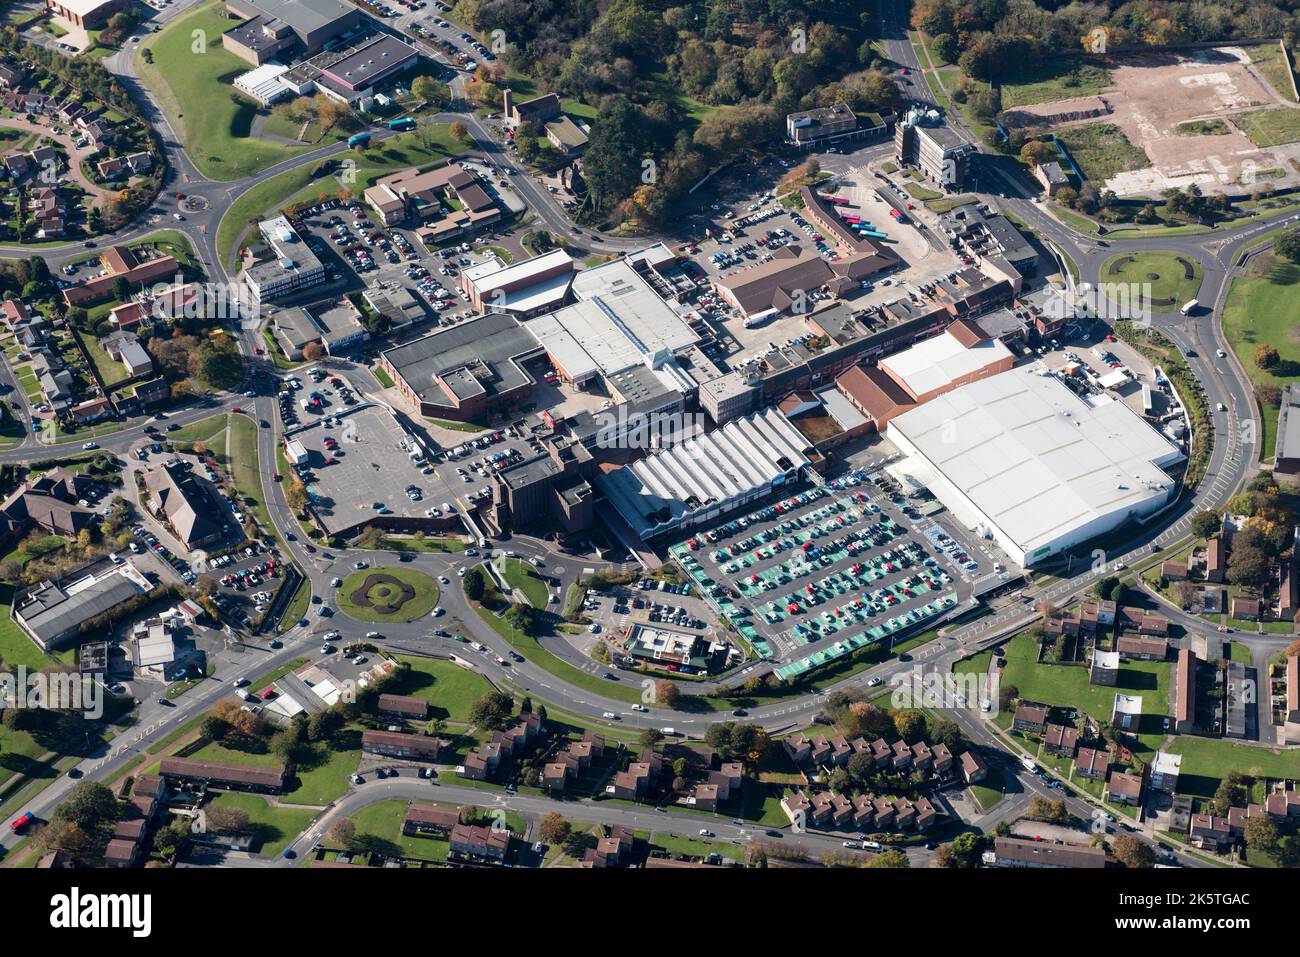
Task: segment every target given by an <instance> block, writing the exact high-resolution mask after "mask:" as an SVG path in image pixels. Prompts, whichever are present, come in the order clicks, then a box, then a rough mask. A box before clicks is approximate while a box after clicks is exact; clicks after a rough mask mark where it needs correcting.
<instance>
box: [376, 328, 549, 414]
mask: <svg viewBox="0 0 1300 957" xmlns="http://www.w3.org/2000/svg"><path fill="white" fill-rule="evenodd" d="M541 348H542V347H541V344H540V343H538V341H537V339H536V337H534V336H533V334H532V333H531V332H529V331H528V330H527V329H526V328H524V327H523V326H522V325H520V323H519V322H518V320H516V319H515V318H514V317H513V316H508V315H505V314H503V313H491V314H489V315H486V316H483V317H482V318H481V319H475V320H473V321H472V322H466V323H463V324H461V325H459V326H453V327H452V328H450V329H443V330H440V331H438V332H435V333H432V334H430V335H427V336H425V337H424V338H422V339H416V340H415V341H414V342H408V343H406V344H405V345H401V346H398V347H396V348H395V349H389V350H388V351H386V352H385V353H384V357H385V358H386V359H387V360H388V361H389V363H390V364H391V365H392V367H393V368H394V369H395V370H397V373H398V374H399V375H400V376H401V377H402V378H403V379H405V380H406V383H407V385H409V386H410V387H411V389H412V390H413V391H414V392H415V394H416V395H418V396H419V397H420V399H421V400H422V401H424V402H428V403H431V404H433V405H445V406H448V407H450V405H451V403H450V400H448V398H447V396H446V394H445V393H444V392H443V391H442V389H441V388H439V386H438V384H437V383H436V382H435V378H437V377H442V378H443V380H444V381H447V382H448V385H449V386H450V387H451V388H452V390H453V391H455V392H457V393H459V392H460V391H461V389H462V388H464V389H471V388H472V387H471V386H470V383H469V381H468V379H469V378H473V379H474V381H475V384H476V385H477V386H478V387H479V388H481V389H483V390H484V391H491V392H494V393H498V394H500V393H504V392H509V391H510V390H511V389H515V388H518V387H519V386H521V385H524V384H525V383H527V382H529V381H531V379H530V377H529V376H528V374H527V373H526V372H524V370H523V368H522V367H521V366H520V364H519V362H520V360H522V358H524V357H526V356H528V355H529V354H530V353H533V352H535V351H540V350H541ZM478 363H482V364H483V365H485V366H487V368H488V370H489V371H490V372H491V374H492V375H491V378H490V379H489V380H487V381H486V382H484V381H483V380H481V379H478V378H477V377H474V376H473V375H472V374H470V373H468V372H466V371H463V370H466V369H467V368H468V367H471V366H474V365H476V364H478Z"/></svg>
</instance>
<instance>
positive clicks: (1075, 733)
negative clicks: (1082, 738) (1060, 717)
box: [1043, 723, 1079, 758]
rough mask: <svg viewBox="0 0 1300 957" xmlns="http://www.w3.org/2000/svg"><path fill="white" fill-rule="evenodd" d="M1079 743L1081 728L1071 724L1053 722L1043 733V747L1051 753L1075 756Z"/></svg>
mask: <svg viewBox="0 0 1300 957" xmlns="http://www.w3.org/2000/svg"><path fill="white" fill-rule="evenodd" d="M1078 744H1079V729H1078V728H1076V727H1074V726H1073V725H1069V724H1051V723H1049V724H1048V725H1047V727H1046V732H1045V733H1044V735H1043V748H1044V750H1046V751H1047V752H1048V753H1050V754H1058V755H1060V756H1061V757H1064V758H1073V757H1074V750H1075V748H1076V747H1078Z"/></svg>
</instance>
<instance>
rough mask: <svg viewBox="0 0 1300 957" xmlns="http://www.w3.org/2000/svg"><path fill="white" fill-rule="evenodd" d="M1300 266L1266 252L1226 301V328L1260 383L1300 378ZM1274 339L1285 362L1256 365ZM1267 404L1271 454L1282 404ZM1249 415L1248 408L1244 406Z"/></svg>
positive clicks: (1263, 446) (1263, 445) (1264, 436)
mask: <svg viewBox="0 0 1300 957" xmlns="http://www.w3.org/2000/svg"><path fill="white" fill-rule="evenodd" d="M1297 283H1300V266H1296V265H1295V264H1293V263H1289V262H1286V261H1285V260H1274V259H1273V257H1272V256H1271V255H1269V254H1267V253H1262V254H1260V255H1259V257H1257V258H1256V260H1255V261H1254V262H1253V263H1252V264H1251V266H1250V269H1249V270H1248V271H1247V273H1246V274H1245V275H1243V276H1238V277H1237V278H1236V279H1234V280H1233V281H1232V287H1231V288H1230V289H1229V290H1228V298H1227V301H1226V302H1225V303H1224V306H1223V334H1224V336H1225V337H1226V338H1227V340H1228V342H1229V343H1231V345H1232V350H1233V352H1235V353H1236V354H1237V358H1238V359H1239V360H1240V361H1241V364H1242V366H1243V367H1244V368H1245V370H1246V374H1247V375H1249V376H1250V380H1251V382H1253V383H1255V384H1256V385H1262V384H1265V383H1268V384H1272V385H1276V386H1278V387H1279V388H1281V387H1282V386H1283V385H1285V384H1286V383H1287V382H1293V381H1295V380H1296V379H1297V378H1300V295H1297V294H1296V293H1297ZM1261 343H1268V344H1270V345H1272V346H1273V347H1274V348H1276V349H1277V352H1278V356H1279V362H1278V364H1277V365H1276V366H1274V367H1273V368H1272V369H1268V370H1264V369H1261V368H1259V366H1257V365H1255V348H1256V346H1258V345H1260V344H1261ZM1261 405H1262V406H1263V416H1264V420H1263V423H1262V428H1261V429H1260V434H1259V436H1258V438H1257V441H1258V443H1259V447H1260V455H1261V456H1262V457H1263V458H1264V459H1269V458H1271V457H1272V455H1273V447H1274V444H1275V442H1276V439H1277V409H1275V408H1273V407H1272V406H1271V405H1269V404H1268V403H1261ZM1243 414H1244V415H1248V414H1249V413H1248V411H1247V412H1243Z"/></svg>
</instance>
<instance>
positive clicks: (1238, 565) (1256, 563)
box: [1228, 544, 1269, 588]
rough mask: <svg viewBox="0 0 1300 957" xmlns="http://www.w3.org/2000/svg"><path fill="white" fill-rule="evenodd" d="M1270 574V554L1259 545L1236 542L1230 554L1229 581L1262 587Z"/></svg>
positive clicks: (1235, 583) (1249, 586)
mask: <svg viewBox="0 0 1300 957" xmlns="http://www.w3.org/2000/svg"><path fill="white" fill-rule="evenodd" d="M1268 574H1269V561H1268V556H1267V555H1266V554H1265V553H1264V550H1263V549H1262V548H1260V547H1259V546H1256V545H1250V544H1236V545H1235V546H1234V547H1233V549H1232V552H1231V554H1229V555H1228V581H1230V582H1232V583H1233V584H1234V585H1242V586H1245V587H1246V588H1262V587H1263V586H1264V584H1265V582H1266V581H1267V580H1268Z"/></svg>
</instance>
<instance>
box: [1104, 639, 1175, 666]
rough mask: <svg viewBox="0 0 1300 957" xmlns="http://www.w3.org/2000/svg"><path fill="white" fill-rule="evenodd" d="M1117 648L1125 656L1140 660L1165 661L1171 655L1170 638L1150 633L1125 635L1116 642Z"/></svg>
mask: <svg viewBox="0 0 1300 957" xmlns="http://www.w3.org/2000/svg"><path fill="white" fill-rule="evenodd" d="M1115 650H1116V651H1118V652H1119V653H1120V654H1121V655H1123V656H1124V657H1125V658H1136V659H1138V660H1139V661H1164V660H1165V658H1167V657H1168V656H1169V639H1168V638H1157V637H1153V636H1149V635H1124V636H1122V637H1121V638H1120V639H1119V640H1118V641H1117V642H1115Z"/></svg>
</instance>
